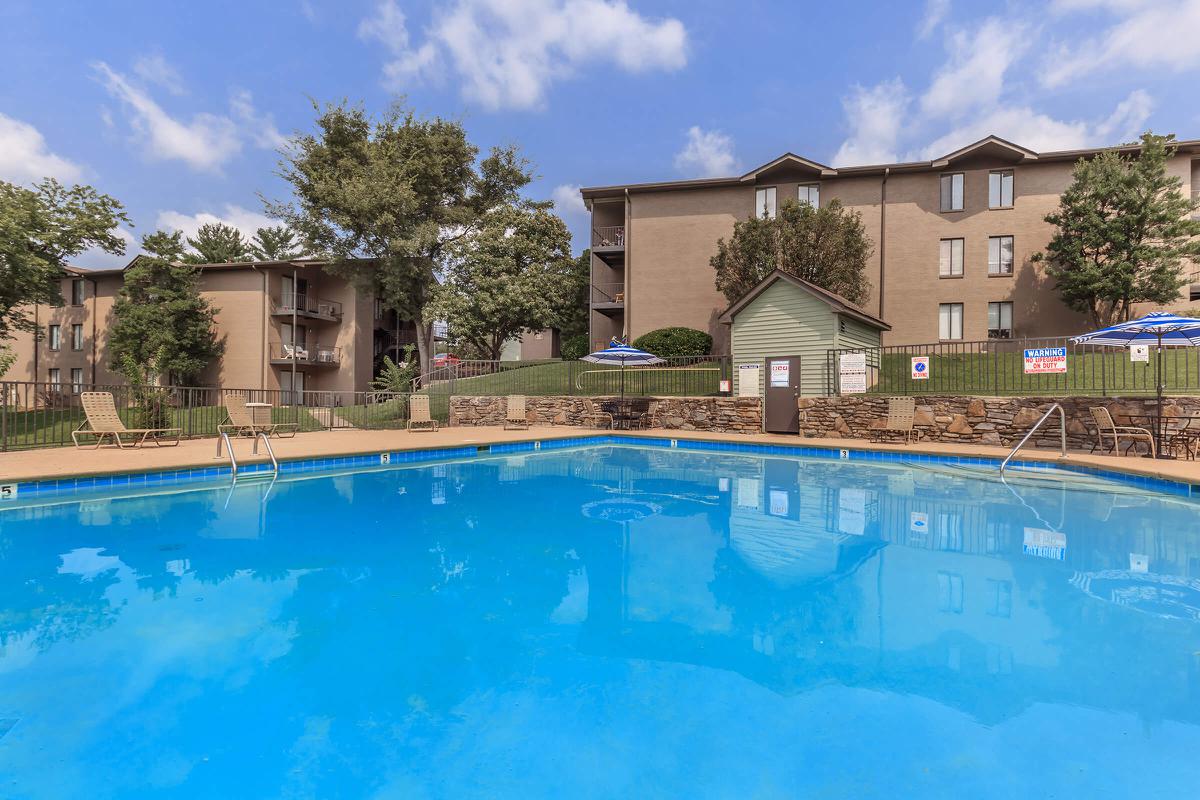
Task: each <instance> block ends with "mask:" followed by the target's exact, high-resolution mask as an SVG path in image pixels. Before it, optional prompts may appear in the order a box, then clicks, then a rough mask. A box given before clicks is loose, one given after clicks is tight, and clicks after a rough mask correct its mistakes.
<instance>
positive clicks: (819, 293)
mask: <svg viewBox="0 0 1200 800" xmlns="http://www.w3.org/2000/svg"><path fill="white" fill-rule="evenodd" d="M779 281H786V282H787V283H790V284H792V285H793V286H796V287H797V288H799V289H803V290H804V291H806V292H808V293H809V294H811V295H812V296H813V297H816V298H817V299H818V300H820V301H822V302H823V303H825V304H826V305H827V306H829V308H830V310H831V311H833V313H835V314H845V315H846V316H848V317H852V318H854V319H856V320H858V321H859V322H862V323H864V324H866V325H870V326H871V327H872V328H875V329H876V330H881V331H890V330H891V329H892V326H891V325H888V324H887V323H886V322H884V321H883V320H881V319H879V318H878V317H873V316H871V315H870V314H868V313H867V312H865V311H863V310H861V309H860V308H858V307H857V306H856V305H854V304H853V303H851V302H850V301H849V300H847V299H846V298H844V297H842V296H841V295H840V294H836V293H834V292H831V291H829V290H828V289H822V288H821V287H820V286H817V285H816V284H815V283H811V282H810V281H806V280H804V279H803V278H797V277H796V276H795V275H792V274H789V273H787V272H784V271H783V270H781V269H777V270H775V271H774V272H772V273H771V274H770V275H768V276H767V277H765V278H763V279H762V281H760V282H759V284H758V285H757V286H755V287H754V288H753V289H751V290H750V291H748V292H746V294H744V295H742V297H741V298H740V299H738V300H736V301H734V302H733V303H732V304H731V305H730V306H729V308H727V309H725V311H724V312H723V313H722V314H721V316H720V318H719V319H718V321H719V322H721V323H722V324H724V325H730V324H732V323H733V318H734V317H736V316H737V315H738V312H740V311H741V310H742V309H743V308H745V307H746V306H748V305H750V304H751V303H753V302H754V301H755V300H756V299H757V298H758V297H759V295H761V294H762V293H763V292H765V291H766V290H767V289H769V288H770V287H772V286H774V285H775V284H776V283H778V282H779Z"/></svg>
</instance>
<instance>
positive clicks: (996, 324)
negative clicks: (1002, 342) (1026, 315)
mask: <svg viewBox="0 0 1200 800" xmlns="http://www.w3.org/2000/svg"><path fill="white" fill-rule="evenodd" d="M988 338H989V339H1011V338H1012V303H1007V302H1005V303H988Z"/></svg>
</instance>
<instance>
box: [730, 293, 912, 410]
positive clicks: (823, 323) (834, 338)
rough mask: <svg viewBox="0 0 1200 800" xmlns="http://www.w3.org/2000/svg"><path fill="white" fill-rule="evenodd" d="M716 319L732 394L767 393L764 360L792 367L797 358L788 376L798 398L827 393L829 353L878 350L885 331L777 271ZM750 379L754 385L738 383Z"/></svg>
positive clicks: (849, 306)
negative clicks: (728, 359)
mask: <svg viewBox="0 0 1200 800" xmlns="http://www.w3.org/2000/svg"><path fill="white" fill-rule="evenodd" d="M720 321H721V322H722V323H724V324H726V325H729V326H730V328H731V330H730V337H729V342H730V353H731V354H732V356H733V379H734V385H733V392H734V394H740V395H756V396H759V397H761V396H763V395H764V394H765V393H766V389H767V381H768V373H767V370H768V368H769V367H768V365H767V363H766V362H767V361H768V360H772V361H774V360H775V359H785V358H790V359H791V361H792V364H793V365H794V364H795V361H796V359H799V375H798V376H797V375H795V374H793V375H791V378H790V383H791V384H792V387H793V388H794V389H795V391H796V393H797V394H798V395H800V396H806V397H812V396H816V395H824V394H828V393H829V391H830V388H831V387H832V385H833V381H832V378H833V377H836V376H831V375H830V365H829V351H830V350H835V349H842V348H856V347H863V348H867V347H879V346H880V335H881V333H882V332H883V331H886V330H890V329H891V328H890V326H889V325H888V324H887V323H886V322H884V321H883V320H881V319H878V318H877V317H873V316H871V315H870V314H867V313H866V312H864V311H862V310H861V309H859V308H858V307H857V306H855V305H854V304H853V303H851V302H850V301H849V300H847V299H846V298H844V297H842V296H840V295H837V294H834V293H833V292H830V291H828V290H826V289H822V288H821V287H820V286H817V285H815V284H813V283H809V282H808V281H806V280H802V279H801V278H797V277H795V276H794V275H789V274H788V273H786V272H782V271H780V270H775V271H774V272H772V273H771V274H770V275H768V276H767V277H766V278H765V279H763V281H762V282H761V283H759V284H758V285H757V286H755V287H754V288H753V289H751V290H750V291H749V292H747V293H746V294H745V296H743V297H742V298H741V299H740V300H738V301H737V302H735V303H733V305H731V306H729V308H727V309H726V310H725V312H724V313H723V314H722V315H721V317H720ZM743 366H744V367H746V369H743ZM755 366H758V367H759V369H757V370H756V369H754V367H755ZM795 369H796V368H795V366H792V370H793V371H794V370H795ZM833 369H834V370H836V369H837V367H836V366H834V367H833ZM750 380H756V381H757V385H755V386H750V385H748V383H747V385H746V386H742V385H741V384H742V382H743V381H747V382H748V381H750Z"/></svg>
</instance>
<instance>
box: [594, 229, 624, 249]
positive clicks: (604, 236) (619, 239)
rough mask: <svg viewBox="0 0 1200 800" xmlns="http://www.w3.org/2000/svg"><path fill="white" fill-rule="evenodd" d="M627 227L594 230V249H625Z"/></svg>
mask: <svg viewBox="0 0 1200 800" xmlns="http://www.w3.org/2000/svg"><path fill="white" fill-rule="evenodd" d="M624 246H625V226H624V225H607V226H605V227H603V228H593V229H592V247H624Z"/></svg>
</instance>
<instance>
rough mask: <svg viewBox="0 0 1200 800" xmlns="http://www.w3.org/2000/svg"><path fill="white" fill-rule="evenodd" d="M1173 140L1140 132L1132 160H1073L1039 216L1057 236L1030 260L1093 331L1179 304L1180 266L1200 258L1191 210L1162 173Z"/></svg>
mask: <svg viewBox="0 0 1200 800" xmlns="http://www.w3.org/2000/svg"><path fill="white" fill-rule="evenodd" d="M1174 141H1175V137H1174V136H1155V135H1154V134H1152V133H1145V134H1143V135H1142V138H1141V144H1142V146H1141V148H1140V152H1138V153H1137V154H1135V155H1128V154H1124V153H1121V152H1119V151H1117V150H1106V151H1104V152H1102V153H1099V154H1098V155H1096V156H1095V157H1094V158H1091V159H1080V160H1079V161H1078V162H1076V164H1075V171H1074V179H1073V180H1072V182H1071V185H1070V186H1069V187H1067V190H1066V191H1065V192H1063V194H1062V197H1061V198H1060V200H1059V206H1058V208H1057V209H1056V210H1055V211H1054V212H1052V213H1050V214H1047V215H1046V222H1049V223H1051V224H1053V225H1055V226H1057V227H1058V230H1057V231H1056V232H1055V234H1054V236H1053V237H1052V238H1051V239H1050V243H1049V244H1048V245H1046V250H1045V252H1044V253H1039V254H1038V255H1037V256H1036V257H1035V258H1036V259H1037V260H1039V261H1044V262H1045V264H1046V274H1047V275H1049V276H1050V277H1051V278H1053V279H1054V280H1055V281H1056V283H1057V288H1058V291H1059V294H1060V295H1061V296H1062V300H1063V303H1064V304H1066V306H1067V307H1068V308H1070V309H1072V310H1074V311H1079V312H1083V313H1086V314H1087V315H1088V316H1089V317H1090V318H1091V321H1092V324H1093V325H1095V326H1096V327H1105V326H1107V325H1111V324H1113V323H1114V322H1120V321H1123V320H1127V319H1129V316H1130V312H1131V311H1132V306H1133V304H1134V303H1160V304H1161V303H1170V302H1173V301H1175V300H1178V299H1179V290H1180V288H1181V287H1182V286H1183V284H1184V283H1186V280H1185V278H1184V277H1183V276H1182V274H1181V267H1182V262H1183V260H1184V259H1185V258H1189V257H1194V256H1196V255H1200V241H1198V240H1197V239H1196V238H1195V237H1197V236H1200V222H1197V221H1195V220H1193V219H1191V214H1192V213H1193V212H1194V211H1195V210H1196V208H1197V205H1196V204H1195V203H1193V202H1192V201H1191V200H1190V199H1189V198H1188V197H1186V196H1185V195H1184V194H1183V191H1182V186H1183V182H1182V181H1181V180H1180V179H1179V177H1178V176H1175V175H1169V174H1168V173H1167V161H1168V159H1170V158H1171V156H1172V155H1174V152H1175V148H1174V147H1173V146H1172V143H1173V142H1174Z"/></svg>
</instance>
